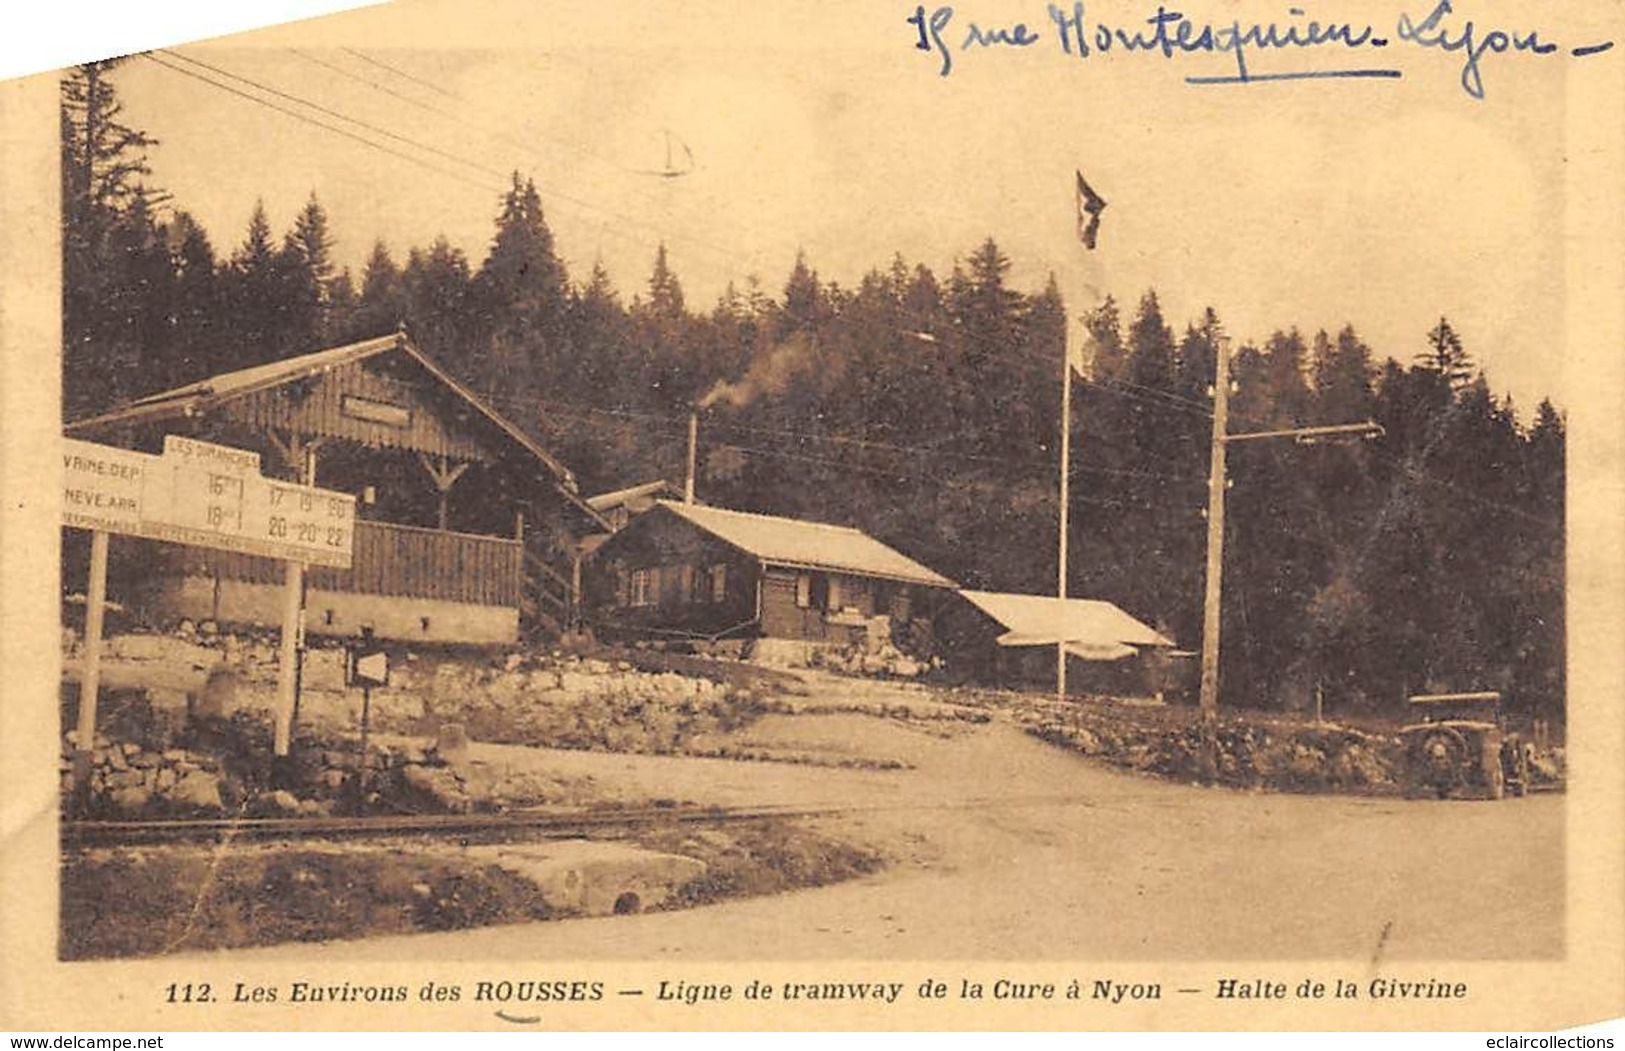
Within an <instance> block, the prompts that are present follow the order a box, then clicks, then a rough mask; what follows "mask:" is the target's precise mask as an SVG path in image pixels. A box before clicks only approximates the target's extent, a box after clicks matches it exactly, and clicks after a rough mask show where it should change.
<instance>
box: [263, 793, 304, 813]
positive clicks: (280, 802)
mask: <svg viewBox="0 0 1625 1051" xmlns="http://www.w3.org/2000/svg"><path fill="white" fill-rule="evenodd" d="M255 802H256V804H258V808H259V809H261V810H264V811H265V812H267V813H280V814H296V813H298V812H299V797H298V796H296V795H294V794H293V793H292V792H289V791H288V790H287V789H285V788H279V789H277V790H276V791H275V792H263V793H261V794H260V795H259V796H258V797H257V798H256V799H255Z"/></svg>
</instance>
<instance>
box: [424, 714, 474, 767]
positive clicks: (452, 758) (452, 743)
mask: <svg viewBox="0 0 1625 1051" xmlns="http://www.w3.org/2000/svg"><path fill="white" fill-rule="evenodd" d="M430 749H431V750H432V751H433V752H434V754H435V755H436V756H438V757H439V758H440V760H441V761H442V762H446V763H460V762H463V761H465V760H466V759H467V758H468V731H466V730H464V729H463V724H462V723H446V724H445V725H444V726H442V727H441V728H440V733H439V735H438V736H437V737H436V738H435V742H434V744H433V745H431V746H430Z"/></svg>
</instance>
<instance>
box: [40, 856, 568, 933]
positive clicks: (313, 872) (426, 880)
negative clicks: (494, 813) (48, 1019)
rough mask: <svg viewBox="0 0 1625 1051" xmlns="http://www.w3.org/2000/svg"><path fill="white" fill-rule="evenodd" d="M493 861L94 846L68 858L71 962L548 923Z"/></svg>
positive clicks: (65, 882) (538, 904)
mask: <svg viewBox="0 0 1625 1051" xmlns="http://www.w3.org/2000/svg"><path fill="white" fill-rule="evenodd" d="M551 914H552V913H551V910H550V909H549V908H548V906H547V903H546V902H545V901H543V900H542V897H541V894H540V892H539V891H538V890H537V889H536V887H535V886H534V885H533V884H531V883H530V882H529V881H528V880H525V879H522V878H521V877H519V876H516V875H514V874H513V873H510V872H507V871H505V870H503V869H500V868H496V867H495V866H480V865H475V864H471V863H463V862H459V861H457V860H456V859H453V858H443V857H436V856H434V855H424V854H409V853H406V852H403V851H391V850H381V849H380V850H349V851H339V850H305V849H298V850H289V849H275V848H264V849H256V848H250V849H246V850H244V849H240V848H239V849H234V850H233V851H232V852H230V853H225V854H222V855H219V856H218V857H217V856H216V855H215V854H213V853H212V852H210V851H207V850H202V849H197V848H171V849H147V850H128V849H122V850H113V851H108V850H89V851H83V852H79V853H75V854H70V855H68V856H66V857H65V858H64V859H63V862H62V923H61V943H60V949H59V955H60V957H61V958H62V959H64V960H84V959H95V958H100V957H110V956H112V957H122V956H157V955H164V954H166V953H172V952H193V951H197V950H199V949H231V948H238V947H242V946H249V945H276V944H280V943H282V942H315V941H330V940H334V939H340V938H357V937H364V936H370V935H382V934H406V933H411V932H413V931H439V930H456V929H460V928H465V927H478V926H484V925H487V924H493V923H516V922H520V921H523V920H536V919H547V918H548V917H549V916H550V915H551Z"/></svg>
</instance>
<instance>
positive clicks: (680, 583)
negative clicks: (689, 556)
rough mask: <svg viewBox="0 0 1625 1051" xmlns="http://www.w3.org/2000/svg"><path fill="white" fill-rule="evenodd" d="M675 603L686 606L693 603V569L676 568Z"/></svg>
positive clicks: (685, 567)
mask: <svg viewBox="0 0 1625 1051" xmlns="http://www.w3.org/2000/svg"><path fill="white" fill-rule="evenodd" d="M677 601H678V602H679V603H681V604H682V605H685V606H686V605H688V604H689V603H690V602H693V601H694V567H693V566H678V567H677Z"/></svg>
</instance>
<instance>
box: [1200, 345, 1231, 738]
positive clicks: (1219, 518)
mask: <svg viewBox="0 0 1625 1051" xmlns="http://www.w3.org/2000/svg"><path fill="white" fill-rule="evenodd" d="M1214 357H1215V359H1216V360H1215V362H1214V366H1213V447H1212V449H1211V450H1210V452H1209V454H1208V458H1209V467H1208V478H1207V590H1206V593H1205V594H1204V596H1203V600H1202V692H1201V708H1202V721H1203V723H1211V722H1213V721H1214V720H1215V719H1216V718H1217V717H1218V713H1219V609H1220V594H1221V591H1220V583H1221V578H1222V577H1223V576H1224V488H1225V486H1226V485H1227V484H1229V482H1228V479H1226V477H1225V469H1224V443H1225V441H1226V439H1227V438H1228V434H1227V433H1226V426H1227V421H1228V419H1229V416H1230V340H1229V339H1227V338H1225V337H1223V336H1220V337H1219V340H1218V346H1216V347H1215V348H1214Z"/></svg>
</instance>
